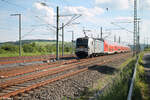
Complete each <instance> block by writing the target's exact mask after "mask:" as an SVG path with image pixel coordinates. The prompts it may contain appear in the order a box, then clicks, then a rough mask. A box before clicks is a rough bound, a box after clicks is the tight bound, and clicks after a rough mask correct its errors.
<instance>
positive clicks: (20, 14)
mask: <svg viewBox="0 0 150 100" xmlns="http://www.w3.org/2000/svg"><path fill="white" fill-rule="evenodd" d="M11 16H19V56H21V54H22V53H21V44H22V43H21V14H11Z"/></svg>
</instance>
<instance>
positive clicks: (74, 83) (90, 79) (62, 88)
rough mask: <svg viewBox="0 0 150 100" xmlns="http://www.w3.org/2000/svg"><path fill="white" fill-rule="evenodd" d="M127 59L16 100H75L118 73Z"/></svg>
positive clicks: (72, 77) (90, 70)
mask: <svg viewBox="0 0 150 100" xmlns="http://www.w3.org/2000/svg"><path fill="white" fill-rule="evenodd" d="M128 57H131V56H128ZM128 57H127V58H128ZM127 58H122V59H119V60H117V61H115V62H110V63H107V64H105V65H103V66H95V67H94V68H90V69H89V70H88V71H86V72H82V73H79V74H78V75H74V76H71V77H69V78H66V79H62V80H60V81H57V82H54V83H52V84H48V85H46V86H43V87H40V88H38V89H34V90H33V91H29V92H27V93H23V94H21V95H19V97H18V96H16V97H15V98H21V99H22V100H63V98H64V97H67V98H72V99H74V98H76V97H79V96H80V95H82V94H83V93H84V91H85V90H86V89H87V88H89V87H92V86H93V84H94V83H95V82H97V80H100V79H102V78H104V77H105V76H106V75H111V74H113V73H114V72H115V71H118V68H119V66H120V65H121V64H122V63H123V62H124V61H125V60H126V59H127ZM72 99H71V100H72ZM64 100H65V99H64Z"/></svg>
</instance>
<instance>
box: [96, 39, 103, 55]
mask: <svg viewBox="0 0 150 100" xmlns="http://www.w3.org/2000/svg"><path fill="white" fill-rule="evenodd" d="M94 53H95V54H102V53H104V42H103V41H101V40H95V41H94Z"/></svg>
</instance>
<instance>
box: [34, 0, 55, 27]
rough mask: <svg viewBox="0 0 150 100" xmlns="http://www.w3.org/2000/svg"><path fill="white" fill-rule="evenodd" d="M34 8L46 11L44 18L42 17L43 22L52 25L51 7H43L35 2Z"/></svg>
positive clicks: (52, 14) (53, 13)
mask: <svg viewBox="0 0 150 100" xmlns="http://www.w3.org/2000/svg"><path fill="white" fill-rule="evenodd" d="M34 6H35V7H36V8H37V9H38V10H41V11H42V10H44V11H46V16H47V17H44V20H45V21H47V22H48V23H50V24H53V23H54V15H55V12H54V9H53V8H52V7H48V6H43V5H42V4H41V3H40V2H36V3H34Z"/></svg>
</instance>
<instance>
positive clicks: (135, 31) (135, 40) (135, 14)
mask: <svg viewBox="0 0 150 100" xmlns="http://www.w3.org/2000/svg"><path fill="white" fill-rule="evenodd" d="M137 40H138V38H137V0H134V34H133V41H134V44H133V45H134V47H133V55H136V53H137V50H138V45H137V42H138V41H137Z"/></svg>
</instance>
